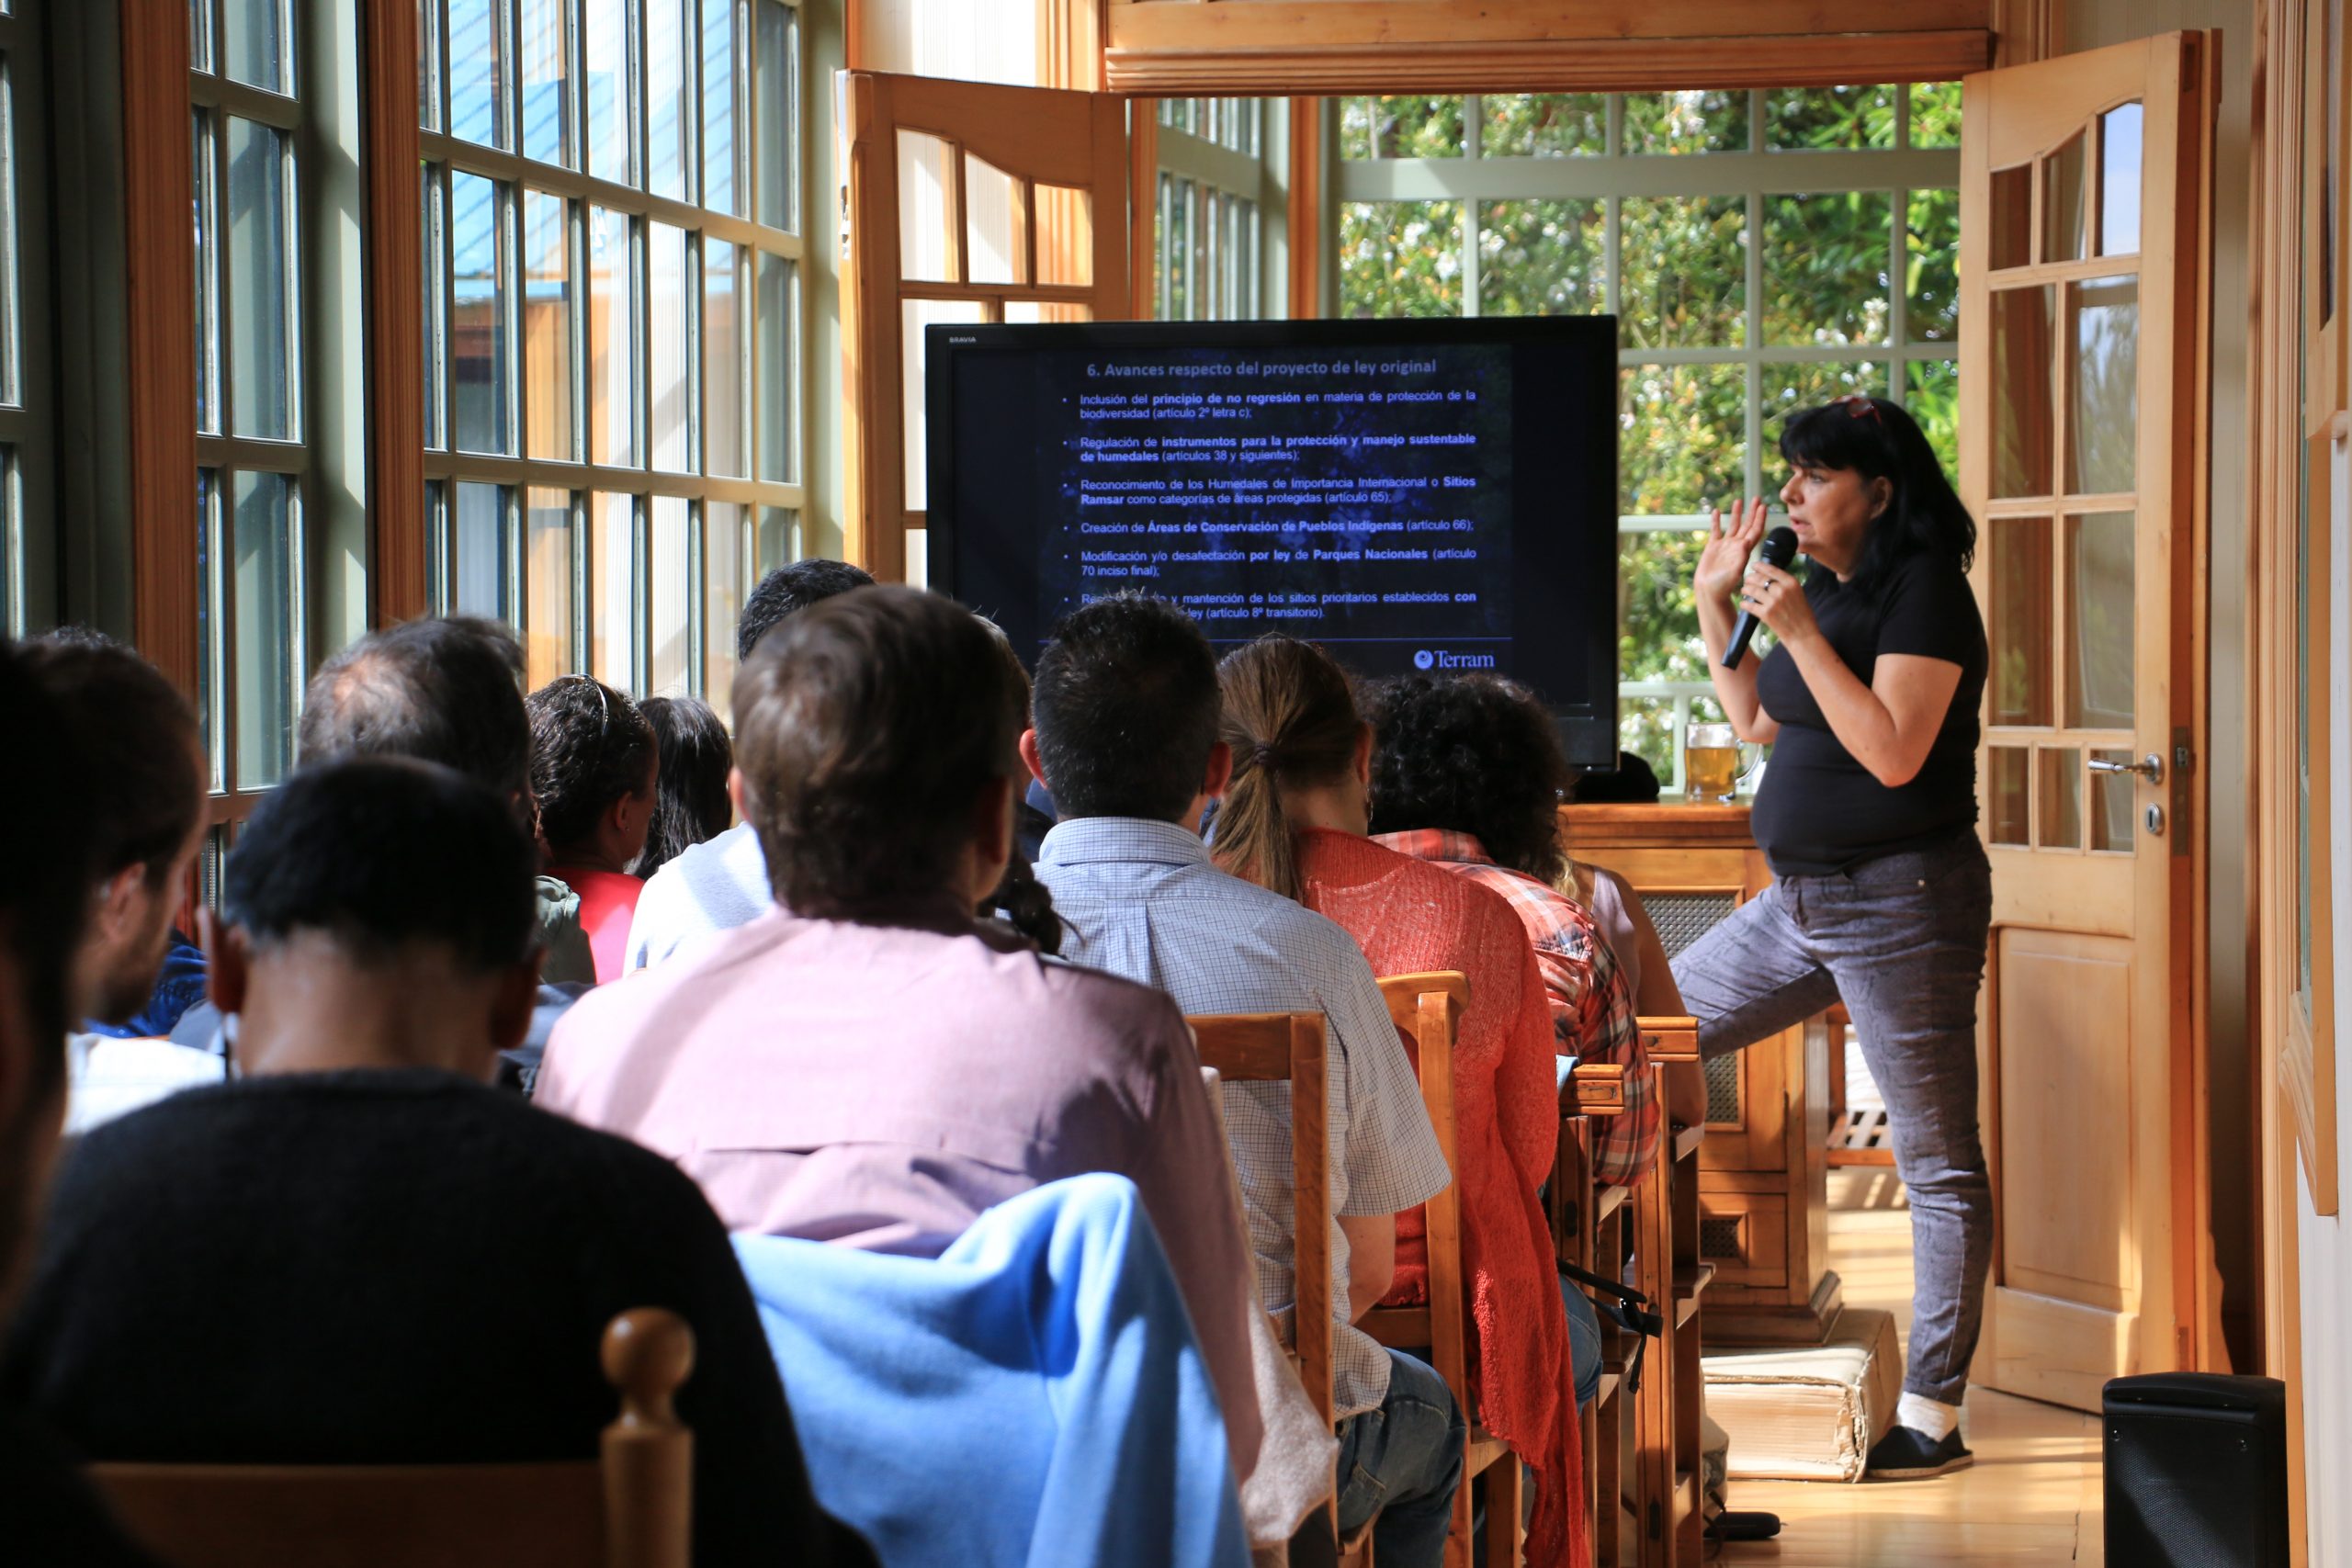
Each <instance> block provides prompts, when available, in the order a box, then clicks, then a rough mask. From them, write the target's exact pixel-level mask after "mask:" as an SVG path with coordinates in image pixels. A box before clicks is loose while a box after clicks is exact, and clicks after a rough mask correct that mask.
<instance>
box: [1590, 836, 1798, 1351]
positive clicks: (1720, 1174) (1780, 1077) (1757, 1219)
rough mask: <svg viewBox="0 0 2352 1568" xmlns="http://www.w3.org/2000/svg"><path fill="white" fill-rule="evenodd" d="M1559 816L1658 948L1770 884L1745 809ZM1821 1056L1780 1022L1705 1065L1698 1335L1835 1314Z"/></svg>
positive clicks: (1724, 1334)
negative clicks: (1705, 1272)
mask: <svg viewBox="0 0 2352 1568" xmlns="http://www.w3.org/2000/svg"><path fill="white" fill-rule="evenodd" d="M1561 816H1562V819H1563V822H1564V826H1565V831H1566V843H1567V846H1568V852H1569V853H1570V854H1572V855H1574V856H1575V857H1576V858H1577V859H1578V860H1581V861H1585V862H1588V863H1591V864H1593V865H1599V866H1605V867H1607V868H1608V869H1609V870H1611V871H1613V872H1616V873H1617V874H1619V875H1621V876H1623V877H1624V878H1625V880H1626V881H1628V882H1630V883H1632V884H1633V885H1634V890H1635V891H1636V892H1638V893H1640V894H1641V896H1642V902H1643V903H1644V904H1645V906H1646V907H1647V908H1648V909H1649V914H1650V919H1651V920H1652V921H1653V922H1654V923H1655V924H1656V925H1657V932H1658V936H1659V939H1660V940H1661V941H1663V942H1665V944H1666V950H1667V952H1668V953H1669V954H1672V953H1679V952H1680V951H1681V950H1682V949H1683V948H1685V947H1688V946H1689V945H1690V944H1691V942H1695V941H1697V940H1698V939H1699V937H1700V936H1701V935H1702V934H1703V933H1704V932H1705V931H1708V930H1709V929H1710V928H1711V927H1713V925H1714V924H1715V923H1716V922H1717V921H1719V920H1721V919H1724V917H1726V916H1727V915H1729V914H1730V913H1731V912H1732V911H1733V910H1734V909H1736V908H1738V907H1739V906H1740V905H1741V904H1744V903H1746V902H1747V900H1748V899H1750V898H1753V897H1756V896H1757V895H1758V893H1761V892H1762V891H1763V890H1764V888H1765V887H1766V886H1768V885H1769V884H1770V882H1771V879H1772V874H1771V871H1770V868H1769V867H1768V866H1767V865H1766V864H1765V863H1764V854H1763V852H1762V851H1760V850H1758V848H1757V847H1756V843H1755V840H1754V839H1753V838H1752V837H1751V836H1750V835H1749V832H1748V826H1747V807H1744V806H1684V805H1679V804H1671V803H1668V804H1660V805H1657V806H1570V807H1562V809H1561ZM1828 1050H1829V1035H1828V1031H1827V1029H1826V1026H1825V1024H1824V1023H1823V1021H1820V1020H1815V1021H1812V1022H1810V1023H1808V1024H1805V1025H1802V1026H1800V1027H1798V1028H1794V1029H1790V1030H1786V1031H1784V1032H1781V1034H1779V1035H1776V1036H1775V1037H1773V1038H1771V1039H1770V1040H1765V1041H1761V1042H1759V1043H1757V1044H1755V1045H1751V1046H1750V1047H1748V1048H1747V1050H1745V1051H1741V1052H1738V1053H1736V1055H1729V1056H1723V1057H1718V1058H1717V1059H1715V1060H1714V1061H1712V1062H1709V1063H1707V1064H1706V1065H1705V1067H1704V1069H1703V1083H1704V1094H1705V1100H1706V1103H1705V1106H1704V1108H1703V1111H1700V1110H1698V1108H1685V1109H1688V1110H1689V1111H1691V1112H1692V1113H1696V1114H1702V1115H1703V1116H1704V1118H1705V1122H1706V1130H1707V1132H1706V1139H1705V1141H1704V1142H1703V1143H1702V1144H1701V1145H1700V1146H1699V1246H1700V1257H1701V1258H1702V1259H1703V1260H1704V1261H1706V1262H1709V1263H1713V1265H1714V1266H1715V1270H1716V1272H1715V1278H1714V1283H1713V1284H1712V1285H1711V1286H1709V1287H1708V1290H1707V1311H1706V1316H1705V1319H1704V1332H1705V1335H1706V1337H1707V1338H1708V1339H1709V1340H1710V1341H1714V1342H1720V1343H1724V1344H1742V1343H1754V1342H1758V1341H1769V1342H1798V1343H1808V1344H1810V1343H1818V1342H1819V1341H1820V1340H1821V1339H1823V1338H1825V1337H1826V1336H1827V1335H1828V1332H1829V1328H1830V1325H1831V1324H1832V1323H1834V1322H1835V1321H1836V1319H1837V1315H1838V1296H1839V1291H1838V1276H1837V1275H1836V1274H1835V1273H1834V1272H1832V1271H1831V1270H1830V1269H1829V1268H1828V1267H1827V1263H1828V1255H1829V1247H1828V1241H1829V1237H1828V1230H1829V1198H1828V1154H1827V1145H1828V1135H1829V1126H1828V1106H1827V1102H1826V1096H1825V1095H1824V1094H1822V1093H1821V1092H1820V1091H1821V1089H1822V1088H1823V1087H1824V1086H1825V1085H1826V1081H1827V1077H1828ZM1808 1088H1810V1089H1812V1090H1813V1092H1812V1093H1810V1094H1809V1093H1808V1092H1807V1090H1808ZM1679 1114H1680V1112H1679V1111H1678V1115H1679Z"/></svg>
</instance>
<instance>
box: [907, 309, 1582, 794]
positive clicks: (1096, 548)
mask: <svg viewBox="0 0 2352 1568" xmlns="http://www.w3.org/2000/svg"><path fill="white" fill-rule="evenodd" d="M924 352H925V354H926V355H927V367H926V376H927V385H926V388H925V394H926V398H927V403H926V410H927V412H928V416H929V420H928V423H929V429H928V449H927V452H926V458H927V463H928V470H927V476H926V477H927V479H928V488H929V492H930V493H929V498H928V508H927V517H926V525H927V527H928V529H929V534H930V537H929V552H928V562H927V564H928V567H929V573H930V578H929V580H930V582H931V585H932V586H933V588H935V589H939V590H941V591H943V592H948V593H951V594H953V595H955V596H956V598H957V599H958V600H960V601H961V602H963V603H964V604H967V605H969V606H970V607H972V608H973V609H975V610H978V611H979V612H980V613H981V614H983V615H988V616H989V617H990V618H992V619H994V620H995V621H996V622H997V623H998V624H999V625H1001V626H1003V627H1004V629H1005V631H1006V633H1007V634H1008V635H1010V636H1011V637H1012V642H1013V646H1014V647H1015V648H1016V649H1020V650H1021V651H1022V653H1023V657H1024V658H1026V659H1032V660H1034V658H1035V654H1036V652H1037V650H1038V649H1040V648H1041V647H1042V646H1043V645H1044V643H1045V641H1046V638H1047V637H1049V636H1050V635H1051V633H1052V630H1053V627H1054V624H1055V622H1056V621H1057V620H1058V619H1059V618H1060V617H1061V616H1062V615H1066V614H1068V613H1069V611H1071V610H1074V609H1076V608H1078V607H1079V606H1080V605H1081V604H1086V603H1087V602H1089V601H1090V600H1091V599H1093V598H1097V597H1100V596H1102V595H1103V594H1107V593H1114V592H1120V591H1122V590H1127V589H1140V590H1146V591H1148V592H1153V593H1157V594H1159V595H1161V596H1162V597H1164V598H1168V599H1170V600H1173V601H1174V602H1175V603H1177V604H1181V605H1182V606H1183V607H1184V608H1185V609H1186V610H1188V611H1189V612H1191V613H1192V615H1193V616H1194V617H1195V618H1196V619H1198V620H1199V621H1200V623H1201V625H1202V626H1203V628H1204V630H1205V631H1206V632H1207V633H1208V636H1209V638H1210V641H1211V642H1212V643H1214V644H1216V646H1217V648H1218V651H1219V652H1220V653H1222V652H1223V651H1224V650H1225V649H1227V648H1228V647H1230V646H1232V645H1234V644H1237V643H1241V642H1245V641H1248V640H1250V638H1252V637H1258V636H1259V635H1261V633H1265V632H1269V631H1276V630H1279V631H1286V632H1290V633H1292V634H1294V635H1295V636H1297V637H1303V638H1306V639H1307V640H1309V641H1312V642H1317V643H1320V644H1322V645H1323V646H1324V647H1325V648H1327V649H1329V650H1330V652H1331V653H1332V654H1333V655H1334V656H1336V657H1337V658H1338V659H1339V660H1340V662H1342V663H1343V664H1345V665H1347V666H1348V667H1349V668H1350V669H1351V670H1352V671H1354V672H1356V673H1357V674H1359V675H1362V676H1367V677H1379V676H1385V675H1394V674H1402V673H1407V672H1410V671H1417V670H1419V671H1468V670H1492V671H1499V672H1501V673H1504V674H1507V675H1510V677H1512V678H1514V679H1516V680H1518V681H1520V682H1522V683H1524V684H1526V685H1527V686H1529V687H1531V688H1532V689H1533V690H1534V691H1535V692H1536V693H1537V694H1540V695H1541V696H1542V698H1543V699H1544V703H1545V704H1546V705H1548V706H1549V707H1550V708H1551V709H1552V711H1553V713H1554V714H1555V716H1557V718H1558V721H1559V725H1560V731H1561V739H1562V740H1563V742H1564V744H1565V746H1566V750H1567V754H1568V759H1569V761H1571V762H1573V763H1575V764H1576V765H1577V766H1579V767H1585V768H1613V767H1615V766H1616V762H1617V750H1618V741H1617V592H1616V584H1617V511H1618V507H1617V428H1616V396H1615V393H1616V379H1617V335H1616V320H1615V318H1614V317H1610V316H1555V317H1514V318H1504V319H1495V318H1487V319H1481V320H1461V321H1248V322H1238V321H1198V322H1125V321H1123V322H1115V323H1113V322H1099V323H1085V324H1054V325H1007V326H933V327H930V328H928V329H927V330H926V336H925V342H924Z"/></svg>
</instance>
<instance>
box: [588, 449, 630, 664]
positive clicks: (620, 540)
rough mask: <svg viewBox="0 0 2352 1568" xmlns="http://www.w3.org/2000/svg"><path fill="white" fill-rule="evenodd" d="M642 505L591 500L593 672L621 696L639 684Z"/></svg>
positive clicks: (618, 498) (610, 498) (599, 496)
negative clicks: (639, 510) (639, 524)
mask: <svg viewBox="0 0 2352 1568" xmlns="http://www.w3.org/2000/svg"><path fill="white" fill-rule="evenodd" d="M636 590H637V501H636V498H635V497H633V496H627V495H609V494H606V493H605V491H596V492H595V493H594V494H592V495H591V496H589V498H588V592H589V615H588V672H589V673H590V674H592V675H594V676H595V677H596V679H598V680H599V681H602V682H605V684H606V685H608V686H612V687H614V688H616V689H617V690H620V691H624V692H627V691H630V690H633V689H634V688H635V686H636V684H637V676H636V668H637V603H636Z"/></svg>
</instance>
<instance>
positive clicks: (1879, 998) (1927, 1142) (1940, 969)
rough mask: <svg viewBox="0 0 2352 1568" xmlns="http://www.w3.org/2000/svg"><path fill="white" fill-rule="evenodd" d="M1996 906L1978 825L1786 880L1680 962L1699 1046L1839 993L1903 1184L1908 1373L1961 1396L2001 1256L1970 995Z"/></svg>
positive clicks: (1772, 1022)
mask: <svg viewBox="0 0 2352 1568" xmlns="http://www.w3.org/2000/svg"><path fill="white" fill-rule="evenodd" d="M1992 919H1993V874H1992V868H1991V866H1990V865H1989V864H1988V863H1986V861H1985V850H1984V846H1983V845H1981V844H1979V843H1978V842H1977V841H1976V839H1975V837H1974V836H1973V835H1970V836H1969V837H1967V838H1964V839H1962V840H1957V841H1955V842H1953V843H1951V844H1950V845H1947V846H1944V847H1941V848H1939V849H1933V850H1926V851H1920V852H1906V853H1903V854H1893V855H1883V856H1881V857H1880V858H1878V859H1876V860H1871V861H1864V862H1862V863H1860V864H1858V865H1854V866H1849V868H1847V869H1846V870H1845V871H1842V872H1839V873H1837V874H1833V875H1829V876H1788V877H1782V878H1781V879H1780V880H1779V881H1776V882H1774V883H1773V884H1772V885H1771V886H1770V887H1768V888H1766V889H1765V890H1764V892H1763V893H1762V894H1760V895H1759V896H1758V897H1755V898H1752V899H1750V900H1748V902H1747V903H1746V904H1743V905H1741V906H1740V908H1738V909H1737V910H1736V911H1734V913H1733V914H1732V915H1731V917H1730V918H1729V919H1725V920H1724V921H1723V923H1721V924H1720V925H1718V926H1716V927H1715V928H1714V929H1713V930H1712V931H1708V932H1707V933H1706V934H1705V935H1704V936H1702V937H1701V938H1700V939H1699V940H1698V941H1697V942H1693V943H1691V945H1690V946H1689V947H1688V948H1685V949H1684V950H1683V952H1682V953H1681V955H1680V956H1679V957H1678V958H1676V959H1675V961H1674V979H1675V983H1676V984H1677V985H1678V986H1679V987H1681V989H1682V1001H1683V1005H1684V1006H1685V1007H1687V1008H1689V1009H1690V1010H1691V1015H1692V1016H1693V1017H1695V1018H1697V1019H1698V1021H1699V1050H1700V1052H1701V1054H1702V1055H1706V1056H1711V1057H1712V1056H1720V1055H1724V1054H1725V1053H1727V1052H1732V1051H1736V1050H1739V1049H1741V1048H1742V1047H1743V1046H1747V1045H1752V1044H1754V1043H1756V1042H1757V1041H1758V1040H1762V1039H1765V1038H1767V1037H1768V1036H1770V1035H1773V1034H1777V1033H1779V1032H1781V1030H1783V1029H1786V1028H1788V1027H1790V1026H1791V1025H1792V1024H1795V1023H1799V1022H1802V1021H1804V1020H1805V1019H1808V1018H1811V1017H1812V1016H1813V1015H1814V1014H1815V1013H1817V1012H1820V1011H1822V1010H1824V1009H1826V1008H1827V1007H1828V1006H1829V1005H1830V1004H1831V1003H1833V1002H1837V1001H1839V1000H1841V999H1842V1000H1843V1001H1844V1002H1845V1004H1846V1010H1847V1011H1848V1012H1849V1013H1850V1014H1851V1015H1852V1016H1853V1020H1854V1032H1855V1033H1856V1034H1857V1035H1858V1036H1860V1041H1861V1047H1862V1057H1863V1060H1864V1061H1865V1062H1867V1063H1868V1064H1869V1066H1870V1070H1871V1081H1872V1082H1873V1083H1875V1084H1877V1086H1878V1089H1879V1092H1880V1093H1881V1094H1883V1096H1885V1098H1886V1111H1887V1122H1888V1131H1889V1132H1890V1133H1891V1134H1893V1136H1894V1168H1895V1173H1896V1174H1897V1175H1898V1176H1900V1177H1901V1178H1902V1179H1903V1185H1904V1187H1905V1189H1906V1190H1908V1193H1909V1197H1910V1203H1911V1258H1912V1270H1913V1276H1912V1292H1913V1293H1912V1319H1911V1363H1910V1366H1909V1368H1908V1369H1907V1370H1906V1371H1905V1376H1904V1380H1903V1386H1904V1389H1905V1392H1907V1393H1918V1394H1924V1395H1926V1396H1927V1397H1928V1398H1930V1399H1939V1400H1942V1401H1944V1402H1945V1403H1947V1404H1958V1403H1960V1398H1961V1395H1962V1393H1965V1392H1966V1391H1967V1388H1968V1362H1969V1358H1970V1357H1972V1356H1973V1355H1974V1354H1975V1353H1976V1336H1977V1331H1978V1329H1979V1328H1980V1326H1981V1325H1982V1324H1983V1322H1984V1313H1985V1275H1986V1272H1987V1270H1988V1269H1990V1268H1991V1266H1992V1259H1993V1192H1992V1185H1991V1182H1990V1181H1989V1179H1987V1176H1986V1173H1985V1150H1984V1145H1983V1144H1982V1142H1981V1141H1980V1140H1979V1138H1978V1135H1977V1128H1976V993H1977V989H1978V987H1980V986H1981V985H1982V984H1983V982H1984V978H1985V937H1986V934H1987V932H1988V931H1989V930H1990V928H1991V924H1992Z"/></svg>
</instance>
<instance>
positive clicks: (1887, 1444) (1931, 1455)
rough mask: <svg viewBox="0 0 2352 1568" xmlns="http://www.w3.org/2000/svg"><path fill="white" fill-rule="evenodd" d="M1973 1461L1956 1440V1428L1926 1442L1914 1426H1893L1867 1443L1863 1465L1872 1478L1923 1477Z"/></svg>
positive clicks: (1912, 1479)
mask: <svg viewBox="0 0 2352 1568" xmlns="http://www.w3.org/2000/svg"><path fill="white" fill-rule="evenodd" d="M1975 1462H1976V1456H1975V1455H1974V1454H1973V1453H1970V1452H1969V1451H1968V1450H1967V1448H1966V1447H1965V1446H1963V1445H1962V1442H1961V1440H1960V1428H1959V1427H1953V1428H1952V1429H1951V1431H1949V1432H1946V1433H1945V1434H1944V1437H1943V1440H1942V1441H1941V1442H1930V1441H1928V1435H1927V1434H1926V1433H1924V1432H1922V1431H1920V1430H1918V1429H1917V1427H1896V1428H1894V1430H1893V1431H1892V1432H1889V1433H1888V1434H1887V1435H1886V1436H1885V1437H1883V1438H1880V1439H1879V1440H1878V1441H1877V1442H1875V1443H1872V1444H1871V1455H1870V1458H1869V1459H1868V1460H1866V1461H1863V1468H1864V1469H1865V1470H1866V1471H1867V1472H1869V1478H1870V1479H1871V1480H1872V1481H1925V1480H1927V1479H1928V1478H1929V1477H1930V1476H1937V1475H1949V1474H1950V1473H1951V1472H1953V1471H1955V1470H1966V1469H1967V1468H1968V1467H1969V1466H1970V1465H1972V1464H1974V1463H1975Z"/></svg>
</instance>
